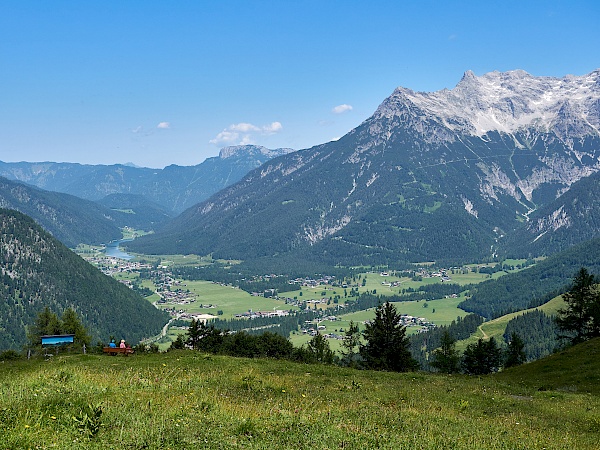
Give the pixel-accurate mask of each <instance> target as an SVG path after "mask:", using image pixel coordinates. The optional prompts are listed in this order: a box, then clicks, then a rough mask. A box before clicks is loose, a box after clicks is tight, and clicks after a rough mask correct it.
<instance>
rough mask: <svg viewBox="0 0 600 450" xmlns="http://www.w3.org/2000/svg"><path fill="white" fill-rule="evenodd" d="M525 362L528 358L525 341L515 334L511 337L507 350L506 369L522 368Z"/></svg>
mask: <svg viewBox="0 0 600 450" xmlns="http://www.w3.org/2000/svg"><path fill="white" fill-rule="evenodd" d="M525 361H527V356H525V342H523V339H521V337H520V336H519V335H518V334H517V333H513V334H512V335H511V336H510V342H509V343H508V347H507V349H506V359H505V361H504V367H505V368H507V367H513V366H520V365H521V364H523V363H524V362H525Z"/></svg>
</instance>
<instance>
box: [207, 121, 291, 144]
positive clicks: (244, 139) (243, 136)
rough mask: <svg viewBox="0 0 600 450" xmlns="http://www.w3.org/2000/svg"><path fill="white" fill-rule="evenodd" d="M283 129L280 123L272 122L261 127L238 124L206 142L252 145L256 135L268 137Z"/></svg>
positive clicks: (244, 123)
mask: <svg viewBox="0 0 600 450" xmlns="http://www.w3.org/2000/svg"><path fill="white" fill-rule="evenodd" d="M282 129H283V125H281V122H272V123H270V124H268V125H263V126H262V127H257V126H256V125H253V124H251V123H247V122H240V123H234V124H231V125H229V126H228V127H227V128H225V129H224V130H223V131H221V132H220V133H219V134H217V136H216V137H215V138H214V139H211V140H210V141H208V142H209V143H210V144H214V145H247V144H254V143H255V139H254V137H255V136H256V135H262V136H269V135H271V134H275V133H277V132H279V131H281V130H282Z"/></svg>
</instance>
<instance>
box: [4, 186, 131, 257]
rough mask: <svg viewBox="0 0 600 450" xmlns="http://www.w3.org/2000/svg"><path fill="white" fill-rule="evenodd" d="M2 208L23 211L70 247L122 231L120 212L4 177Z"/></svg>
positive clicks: (103, 240) (115, 236)
mask: <svg viewBox="0 0 600 450" xmlns="http://www.w3.org/2000/svg"><path fill="white" fill-rule="evenodd" d="M0 208H9V209H15V210H18V211H21V212H22V213H24V214H27V215H28V216H30V217H32V218H33V219H35V221H36V222H38V223H39V224H40V225H41V226H42V227H44V229H46V230H47V231H48V232H50V233H51V234H52V235H53V236H54V237H56V238H57V239H58V240H59V241H61V242H62V243H63V244H65V245H67V246H69V247H75V246H77V244H80V243H86V244H101V243H106V242H110V241H112V240H114V239H119V238H120V237H121V235H122V233H121V230H120V226H123V224H122V223H119V222H118V221H117V220H116V218H117V217H118V216H119V215H122V214H119V213H115V214H113V213H112V211H111V210H110V209H108V208H106V207H104V206H101V205H99V204H97V203H95V202H92V201H89V200H83V199H81V198H79V197H75V196H73V195H68V194H61V193H58V192H50V191H44V190H42V189H38V188H35V187H33V186H28V185H26V184H23V183H19V182H15V181H10V180H7V179H6V178H2V177H0Z"/></svg>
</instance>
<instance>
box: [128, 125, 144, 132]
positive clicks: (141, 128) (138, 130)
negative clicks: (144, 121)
mask: <svg viewBox="0 0 600 450" xmlns="http://www.w3.org/2000/svg"><path fill="white" fill-rule="evenodd" d="M143 129H144V127H143V126H141V125H139V126H137V127H135V128H134V129H133V130H131V132H132V133H136V134H137V133H139V132H141V131H142V130H143Z"/></svg>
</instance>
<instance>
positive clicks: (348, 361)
mask: <svg viewBox="0 0 600 450" xmlns="http://www.w3.org/2000/svg"><path fill="white" fill-rule="evenodd" d="M359 345H360V331H359V329H358V325H357V324H356V323H354V322H353V321H350V325H349V326H348V329H347V330H346V331H345V332H344V340H343V341H342V364H343V365H345V366H349V367H356V366H357V365H358V359H359V358H360V355H359V354H358V352H357V351H356V350H355V349H358V348H359Z"/></svg>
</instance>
